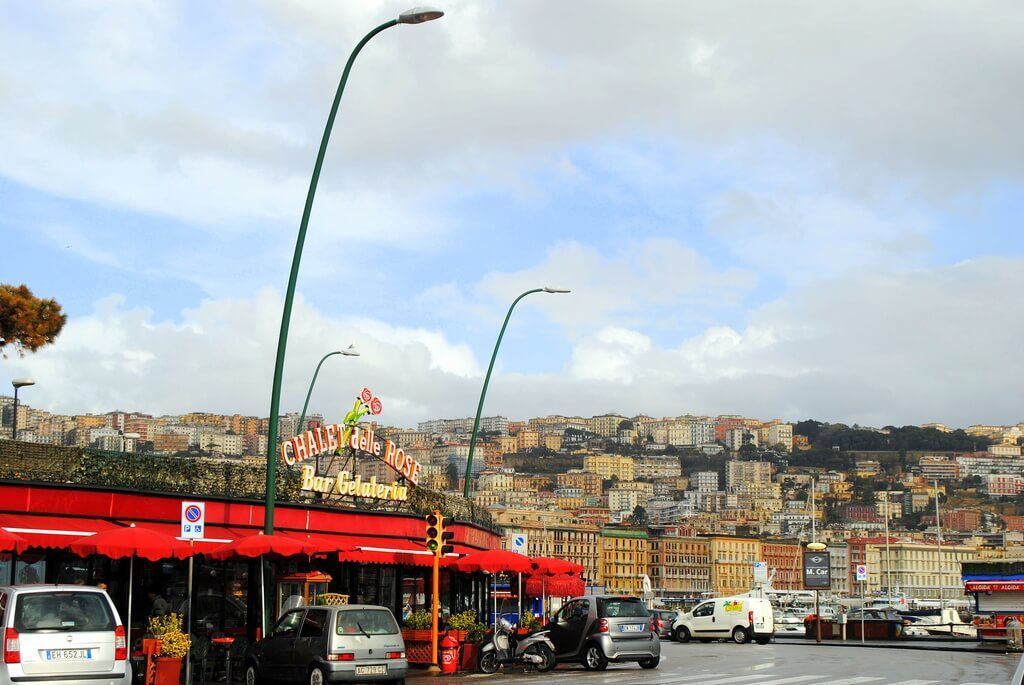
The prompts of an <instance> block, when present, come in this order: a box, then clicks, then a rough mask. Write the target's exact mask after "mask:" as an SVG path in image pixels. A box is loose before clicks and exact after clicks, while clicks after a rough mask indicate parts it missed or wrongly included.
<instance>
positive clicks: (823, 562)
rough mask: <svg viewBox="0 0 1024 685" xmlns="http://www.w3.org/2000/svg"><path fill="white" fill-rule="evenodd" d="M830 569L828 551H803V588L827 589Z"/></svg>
mask: <svg viewBox="0 0 1024 685" xmlns="http://www.w3.org/2000/svg"><path fill="white" fill-rule="evenodd" d="M831 588H832V571H831V567H830V566H829V554H828V552H804V589H807V590H829V589H831Z"/></svg>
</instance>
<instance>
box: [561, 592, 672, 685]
mask: <svg viewBox="0 0 1024 685" xmlns="http://www.w3.org/2000/svg"><path fill="white" fill-rule="evenodd" d="M652 623H653V620H652V617H651V614H650V612H649V611H648V610H647V606H646V605H645V604H644V603H643V601H642V600H640V599H638V598H636V597H618V596H609V595H587V596H585V597H576V598H574V599H571V600H569V601H568V602H566V603H565V604H563V605H562V607H561V608H560V609H559V610H558V612H557V613H556V614H555V615H554V616H553V617H552V619H551V622H550V623H548V625H547V630H548V631H549V635H550V638H551V642H552V643H553V644H554V646H555V658H556V659H557V660H558V661H559V662H560V663H562V662H568V661H575V662H580V663H582V664H583V667H584V668H586V669H587V670H588V671H602V670H604V669H606V668H608V663H609V662H615V663H619V662H630V661H635V662H637V663H638V664H640V667H641V668H657V667H658V663H659V662H660V661H661V642H660V640H659V639H658V636H657V634H656V632H655V631H654V630H652V627H653V626H652Z"/></svg>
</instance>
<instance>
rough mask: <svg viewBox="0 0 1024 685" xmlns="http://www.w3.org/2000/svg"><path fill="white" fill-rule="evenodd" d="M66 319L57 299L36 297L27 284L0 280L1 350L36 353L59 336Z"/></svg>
mask: <svg viewBox="0 0 1024 685" xmlns="http://www.w3.org/2000/svg"><path fill="white" fill-rule="evenodd" d="M67 318H68V317H67V316H66V315H65V314H64V312H63V311H62V310H61V306H60V304H58V303H57V301H56V300H52V299H43V298H39V297H36V296H35V295H33V294H32V291H31V290H29V289H28V286H25V285H7V284H3V283H0V351H3V350H4V349H5V348H7V347H10V348H11V349H13V350H15V351H16V352H18V354H24V352H25V350H28V351H29V352H35V351H36V350H38V349H39V348H40V347H42V346H43V345H49V344H50V343H52V342H53V341H54V340H55V339H56V338H57V335H58V334H60V332H61V329H63V328H64V323H65V322H66V321H67Z"/></svg>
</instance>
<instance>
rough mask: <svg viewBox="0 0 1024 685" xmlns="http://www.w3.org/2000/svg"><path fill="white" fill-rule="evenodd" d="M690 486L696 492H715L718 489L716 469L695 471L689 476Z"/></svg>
mask: <svg viewBox="0 0 1024 685" xmlns="http://www.w3.org/2000/svg"><path fill="white" fill-rule="evenodd" d="M690 487H692V488H693V489H694V490H696V491H697V492H716V491H717V490H718V471H697V472H696V473H694V474H693V475H692V476H690Z"/></svg>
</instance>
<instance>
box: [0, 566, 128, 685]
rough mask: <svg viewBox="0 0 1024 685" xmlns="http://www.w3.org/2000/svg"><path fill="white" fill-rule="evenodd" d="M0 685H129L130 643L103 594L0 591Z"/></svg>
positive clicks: (53, 588)
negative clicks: (48, 684)
mask: <svg viewBox="0 0 1024 685" xmlns="http://www.w3.org/2000/svg"><path fill="white" fill-rule="evenodd" d="M0 632H2V633H3V646H2V660H0V661H2V662H0V685H10V684H11V683H19V682H37V683H42V682H54V681H60V682H61V683H62V684H67V685H76V684H79V683H90V684H91V685H128V683H130V682H131V670H130V669H129V668H128V642H127V639H126V635H125V630H124V626H123V625H122V624H121V618H120V617H119V616H118V615H117V609H115V608H114V603H113V602H112V601H110V597H109V596H108V595H107V593H106V592H104V591H103V590H100V589H98V588H91V587H85V586H82V585H15V586H0Z"/></svg>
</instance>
